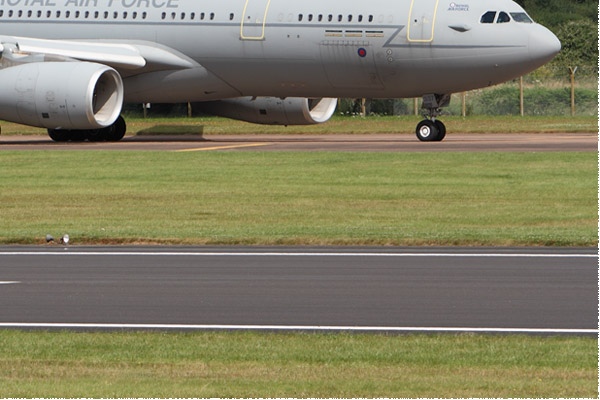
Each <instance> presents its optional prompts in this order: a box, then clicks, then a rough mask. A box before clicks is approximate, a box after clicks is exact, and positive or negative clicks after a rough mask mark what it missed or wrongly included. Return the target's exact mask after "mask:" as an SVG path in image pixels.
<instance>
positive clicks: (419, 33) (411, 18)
mask: <svg viewBox="0 0 600 400" xmlns="http://www.w3.org/2000/svg"><path fill="white" fill-rule="evenodd" d="M439 2H440V1H439V0H412V1H411V3H410V11H409V13H408V25H407V26H408V31H407V38H408V41H409V42H413V43H430V42H433V37H434V35H435V18H436V16H437V9H438V5H439Z"/></svg>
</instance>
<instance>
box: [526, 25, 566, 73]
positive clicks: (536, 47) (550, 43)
mask: <svg viewBox="0 0 600 400" xmlns="http://www.w3.org/2000/svg"><path fill="white" fill-rule="evenodd" d="M533 28H534V29H532V31H531V32H530V34H529V55H530V57H531V60H532V61H534V62H537V63H539V65H540V66H541V65H544V64H546V63H547V62H549V61H550V60H552V59H553V58H554V57H556V55H557V54H558V53H559V52H560V49H561V48H562V45H561V43H560V40H558V38H557V37H556V35H554V33H552V32H550V30H548V29H547V28H545V27H543V26H541V25H535V26H533Z"/></svg>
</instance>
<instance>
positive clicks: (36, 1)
mask: <svg viewBox="0 0 600 400" xmlns="http://www.w3.org/2000/svg"><path fill="white" fill-rule="evenodd" d="M0 6H25V7H60V6H62V7H123V8H178V7H179V0H62V1H58V0H0Z"/></svg>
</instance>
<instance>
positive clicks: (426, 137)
mask: <svg viewBox="0 0 600 400" xmlns="http://www.w3.org/2000/svg"><path fill="white" fill-rule="evenodd" d="M416 133H417V138H418V139H419V140H420V141H421V142H435V141H436V140H438V137H439V130H438V127H437V125H436V123H435V122H433V121H431V120H429V119H424V120H423V121H421V122H419V125H417V131H416Z"/></svg>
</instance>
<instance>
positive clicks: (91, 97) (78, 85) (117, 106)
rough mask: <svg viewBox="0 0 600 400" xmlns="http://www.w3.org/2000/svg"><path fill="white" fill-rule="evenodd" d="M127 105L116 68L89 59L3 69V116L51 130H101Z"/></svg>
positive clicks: (0, 82) (0, 115) (0, 80)
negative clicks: (124, 102) (87, 60)
mask: <svg viewBox="0 0 600 400" xmlns="http://www.w3.org/2000/svg"><path fill="white" fill-rule="evenodd" d="M122 106H123V82H122V80H121V76H120V75H119V74H118V73H117V71H115V70H114V69H112V68H110V67H107V66H105V65H101V64H95V63H88V62H34V63H26V64H20V65H16V66H11V67H7V68H4V69H1V70H0V119H2V120H6V121H11V122H16V123H20V124H24V125H30V126H37V127H41V128H49V129H101V128H105V127H108V126H110V125H112V124H113V123H114V122H115V121H116V119H117V118H118V117H119V114H120V113H121V108H122Z"/></svg>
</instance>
